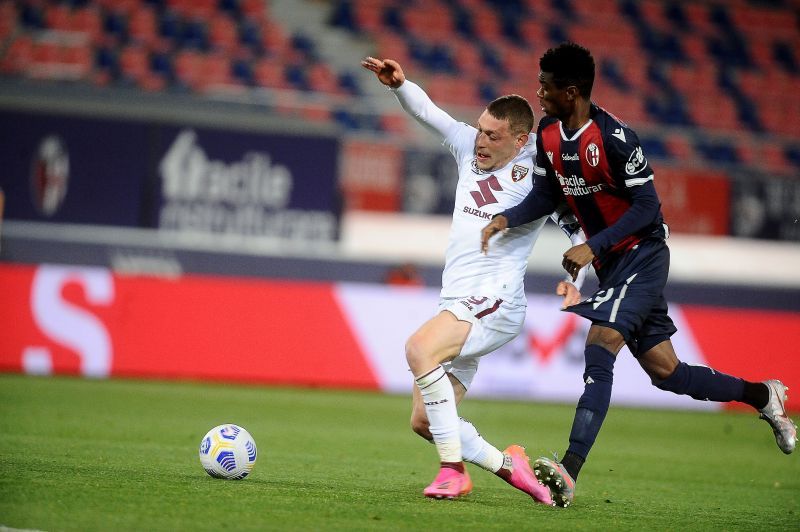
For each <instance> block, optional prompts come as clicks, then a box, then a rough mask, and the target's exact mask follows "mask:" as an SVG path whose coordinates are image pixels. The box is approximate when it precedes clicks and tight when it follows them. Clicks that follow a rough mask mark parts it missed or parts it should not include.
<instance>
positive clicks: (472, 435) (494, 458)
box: [459, 418, 504, 473]
mask: <svg viewBox="0 0 800 532" xmlns="http://www.w3.org/2000/svg"><path fill="white" fill-rule="evenodd" d="M459 420H460V421H461V430H460V431H459V432H460V433H461V455H462V456H463V457H464V461H465V462H469V463H471V464H475V465H477V466H480V467H482V468H483V469H485V470H486V471H490V472H492V473H497V472H498V471H499V470H500V468H501V467H503V462H504V456H503V453H502V451H500V450H499V449H498V448H497V447H495V446H494V445H492V444H490V443H489V442H487V441H486V440H484V439H483V436H481V435H480V433H479V432H478V430H477V429H476V428H475V425H473V424H472V423H470V422H469V421H467V420H466V419H464V418H459Z"/></svg>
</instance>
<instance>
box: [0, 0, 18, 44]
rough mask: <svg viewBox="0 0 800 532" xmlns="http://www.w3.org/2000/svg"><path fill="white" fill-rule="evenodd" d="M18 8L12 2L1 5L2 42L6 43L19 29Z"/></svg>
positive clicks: (0, 35) (0, 28) (0, 30)
mask: <svg viewBox="0 0 800 532" xmlns="http://www.w3.org/2000/svg"><path fill="white" fill-rule="evenodd" d="M17 16H18V13H17V6H15V5H14V4H13V3H11V2H3V3H0V42H3V41H5V40H6V39H7V38H8V37H10V36H11V34H12V33H13V32H14V30H15V29H16V27H17Z"/></svg>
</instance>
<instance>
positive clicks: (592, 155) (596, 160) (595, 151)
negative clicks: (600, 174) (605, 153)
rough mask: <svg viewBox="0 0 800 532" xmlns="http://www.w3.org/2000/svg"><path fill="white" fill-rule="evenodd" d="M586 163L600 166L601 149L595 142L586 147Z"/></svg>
mask: <svg viewBox="0 0 800 532" xmlns="http://www.w3.org/2000/svg"><path fill="white" fill-rule="evenodd" d="M586 162H587V163H589V164H590V165H592V166H597V165H598V164H600V148H598V147H597V144H595V143H594V142H592V143H591V144H589V145H588V146H586Z"/></svg>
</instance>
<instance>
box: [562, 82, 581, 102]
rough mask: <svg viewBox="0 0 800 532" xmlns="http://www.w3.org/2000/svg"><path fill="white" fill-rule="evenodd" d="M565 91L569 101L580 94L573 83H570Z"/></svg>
mask: <svg viewBox="0 0 800 532" xmlns="http://www.w3.org/2000/svg"><path fill="white" fill-rule="evenodd" d="M565 92H566V93H567V99H568V100H570V101H572V100H577V99H578V97H579V96H580V95H581V93H580V91H579V90H578V87H576V86H575V85H570V86H569V87H567V88H566V89H565Z"/></svg>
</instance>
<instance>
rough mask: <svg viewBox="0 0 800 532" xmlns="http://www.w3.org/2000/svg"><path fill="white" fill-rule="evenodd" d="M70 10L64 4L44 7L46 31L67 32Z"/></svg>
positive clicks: (70, 15)
mask: <svg viewBox="0 0 800 532" xmlns="http://www.w3.org/2000/svg"><path fill="white" fill-rule="evenodd" d="M71 18H72V10H71V9H70V7H69V6H68V5H66V4H51V5H46V7H45V11H44V22H45V24H46V25H47V27H48V29H51V30H61V31H69V29H70V19H71Z"/></svg>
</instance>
